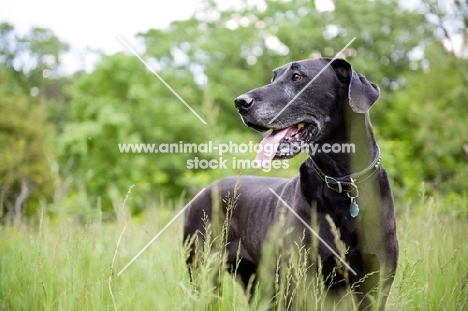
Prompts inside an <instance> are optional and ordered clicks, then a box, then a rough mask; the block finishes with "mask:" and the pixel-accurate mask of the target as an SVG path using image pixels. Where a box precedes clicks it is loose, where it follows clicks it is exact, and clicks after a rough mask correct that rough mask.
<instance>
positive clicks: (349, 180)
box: [309, 146, 380, 198]
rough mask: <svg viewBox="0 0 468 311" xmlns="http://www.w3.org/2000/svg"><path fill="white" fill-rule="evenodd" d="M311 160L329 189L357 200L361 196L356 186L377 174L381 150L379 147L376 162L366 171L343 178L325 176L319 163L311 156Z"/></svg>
mask: <svg viewBox="0 0 468 311" xmlns="http://www.w3.org/2000/svg"><path fill="white" fill-rule="evenodd" d="M309 158H310V160H311V161H312V165H313V167H314V169H315V171H316V172H317V174H318V175H319V176H320V179H322V180H323V181H324V182H325V184H326V185H327V187H328V188H329V189H332V190H334V191H336V192H338V193H342V192H346V193H347V194H348V196H349V197H350V198H352V197H354V198H356V197H357V196H358V195H359V192H358V186H357V185H356V184H358V183H361V182H363V181H365V180H366V179H368V178H370V177H371V176H372V175H374V174H375V172H377V170H378V169H379V167H380V149H379V147H378V146H377V155H376V157H375V159H374V161H372V163H371V164H370V165H369V166H368V167H367V168H366V169H364V170H362V171H360V172H357V173H353V174H351V175H348V176H343V177H332V176H328V175H325V174H324V173H323V172H322V170H321V169H320V168H319V167H318V166H317V163H315V161H314V159H313V158H312V156H311V155H309Z"/></svg>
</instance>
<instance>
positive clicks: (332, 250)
mask: <svg viewBox="0 0 468 311" xmlns="http://www.w3.org/2000/svg"><path fill="white" fill-rule="evenodd" d="M268 189H270V191H271V192H273V194H274V195H275V196H276V197H277V198H278V199H279V200H280V201H281V202H282V203H283V204H284V205H285V206H286V207H287V208H288V209H289V210H290V211H291V213H293V214H294V216H296V217H297V219H299V220H300V221H301V222H302V224H303V225H304V226H305V227H306V228H307V229H309V230H310V232H312V233H313V234H314V235H315V236H316V237H317V239H319V240H320V242H322V243H323V244H324V245H325V246H326V247H327V248H328V249H329V250H330V251H331V252H332V253H333V255H335V256H336V258H338V259H339V260H340V261H341V262H342V263H343V264H344V265H345V266H346V268H348V269H349V271H351V272H352V273H353V274H354V275H357V273H356V271H354V270H353V268H351V266H350V265H348V263H347V262H346V261H344V259H343V258H341V257H340V255H338V253H337V252H335V250H334V249H333V248H331V247H330V245H328V243H327V242H325V240H323V239H322V238H321V237H320V235H318V234H317V232H315V231H314V229H312V228H311V227H310V226H309V224H308V223H306V222H305V221H304V219H302V218H301V216H299V215H298V214H297V213H296V212H295V211H294V210H293V209H292V208H291V207H290V206H289V205H288V203H286V201H284V200H283V199H282V198H281V197H280V196H279V195H278V194H277V193H276V192H275V191H274V190H273V189H271V188H268Z"/></svg>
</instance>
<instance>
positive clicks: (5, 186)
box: [0, 77, 54, 223]
mask: <svg viewBox="0 0 468 311" xmlns="http://www.w3.org/2000/svg"><path fill="white" fill-rule="evenodd" d="M0 78H1V77H0ZM0 111H2V113H1V114H0V191H1V192H0V202H1V205H2V210H3V212H2V220H3V222H6V223H10V222H12V221H13V219H14V218H13V215H14V214H17V215H16V216H17V217H19V218H16V221H15V222H16V223H18V222H19V221H20V219H21V218H20V217H21V214H18V213H17V212H16V211H15V208H16V209H19V211H20V212H21V213H22V214H24V215H31V214H33V213H34V212H35V211H36V209H37V207H38V203H37V202H38V200H39V199H44V198H45V199H47V200H50V198H51V196H52V191H53V188H52V180H51V175H50V170H49V163H48V157H49V156H53V154H54V152H53V150H52V148H51V144H50V142H49V141H48V139H47V138H48V135H49V134H50V126H49V125H48V124H47V116H46V112H45V105H44V104H43V103H39V104H36V103H31V102H30V101H29V100H28V98H27V97H24V96H10V97H8V96H3V97H0ZM27 200H29V201H30V202H32V203H30V204H26V201H27Z"/></svg>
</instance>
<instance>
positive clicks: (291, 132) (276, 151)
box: [255, 122, 317, 166]
mask: <svg viewBox="0 0 468 311" xmlns="http://www.w3.org/2000/svg"><path fill="white" fill-rule="evenodd" d="M316 134H317V127H316V126H315V125H314V124H312V123H304V122H301V123H298V124H295V125H292V126H290V127H287V128H284V129H280V130H273V131H272V132H271V133H270V134H269V135H268V136H266V137H265V138H263V140H262V142H261V143H260V147H259V150H258V153H257V157H256V159H255V160H257V161H261V163H262V166H265V165H268V164H269V162H270V161H271V160H276V159H290V158H292V157H294V156H296V155H297V154H299V153H300V152H301V151H302V150H303V149H304V148H305V147H307V145H308V144H309V143H310V142H311V141H312V139H313V138H314V136H315V135H316Z"/></svg>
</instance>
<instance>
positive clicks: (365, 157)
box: [309, 113, 379, 177]
mask: <svg viewBox="0 0 468 311" xmlns="http://www.w3.org/2000/svg"><path fill="white" fill-rule="evenodd" d="M347 116H348V118H347V122H343V124H344V125H343V126H341V127H340V128H336V129H335V131H336V132H334V135H332V136H333V139H325V140H323V141H320V142H317V148H316V152H315V154H311V153H310V152H309V156H310V157H311V158H312V160H313V161H314V162H315V164H316V166H318V167H319V168H320V170H321V171H322V172H323V173H324V174H326V175H328V176H333V177H344V176H349V175H352V174H353V173H356V172H360V171H363V170H365V169H366V168H368V167H369V165H370V164H371V163H373V162H374V161H375V159H377V158H378V157H379V150H378V146H377V143H376V141H375V137H374V132H373V130H372V124H371V122H370V119H369V115H368V114H356V113H348V114H347ZM324 146H327V147H328V146H331V147H332V148H331V152H324V151H326V150H324ZM325 149H327V148H325ZM338 149H340V150H339V152H334V151H336V150H338ZM319 150H320V152H318V151H319ZM309 151H310V150H309Z"/></svg>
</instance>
